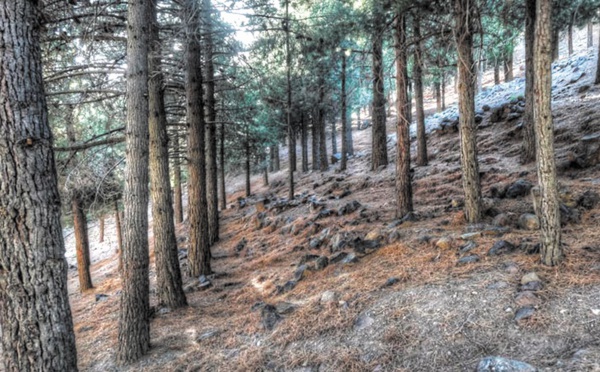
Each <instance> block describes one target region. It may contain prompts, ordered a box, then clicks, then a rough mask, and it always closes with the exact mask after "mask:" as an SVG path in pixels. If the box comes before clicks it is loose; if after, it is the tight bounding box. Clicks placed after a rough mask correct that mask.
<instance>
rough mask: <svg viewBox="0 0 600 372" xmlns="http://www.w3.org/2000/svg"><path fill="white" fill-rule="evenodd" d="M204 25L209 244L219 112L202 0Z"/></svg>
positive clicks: (215, 225) (214, 226)
mask: <svg viewBox="0 0 600 372" xmlns="http://www.w3.org/2000/svg"><path fill="white" fill-rule="evenodd" d="M202 13H203V18H204V21H203V25H204V28H205V29H204V39H203V40H204V61H205V66H206V68H205V74H206V79H205V86H206V100H205V102H206V104H205V106H204V107H205V109H206V112H205V115H206V124H207V126H206V199H207V203H208V237H209V244H211V245H212V244H213V243H215V242H217V241H218V240H219V193H218V191H217V181H218V180H217V133H216V132H217V124H216V120H217V111H216V100H215V67H214V63H213V48H214V45H213V41H212V32H213V26H212V17H213V16H212V4H211V1H210V0H202Z"/></svg>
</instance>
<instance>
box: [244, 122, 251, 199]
mask: <svg viewBox="0 0 600 372" xmlns="http://www.w3.org/2000/svg"><path fill="white" fill-rule="evenodd" d="M244 153H245V161H244V169H245V171H246V172H245V175H246V197H247V198H249V197H250V196H251V195H252V190H251V184H250V183H251V182H252V180H251V179H250V177H251V176H252V174H251V173H252V169H251V168H250V139H249V138H248V125H247V124H246V141H245V142H244Z"/></svg>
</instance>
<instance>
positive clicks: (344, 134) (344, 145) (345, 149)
mask: <svg viewBox="0 0 600 372" xmlns="http://www.w3.org/2000/svg"><path fill="white" fill-rule="evenodd" d="M340 80H341V81H342V92H341V94H340V96H341V98H342V129H341V132H342V133H341V134H342V158H341V160H340V170H342V171H345V170H346V163H347V162H348V134H347V129H346V127H347V126H348V123H347V121H348V119H347V118H346V116H347V115H346V111H347V110H348V108H347V107H346V54H345V51H342V76H341V78H340Z"/></svg>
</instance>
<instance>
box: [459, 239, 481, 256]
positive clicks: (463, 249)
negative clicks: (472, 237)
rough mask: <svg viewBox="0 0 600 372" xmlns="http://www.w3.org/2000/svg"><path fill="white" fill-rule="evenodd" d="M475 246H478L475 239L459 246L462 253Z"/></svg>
mask: <svg viewBox="0 0 600 372" xmlns="http://www.w3.org/2000/svg"><path fill="white" fill-rule="evenodd" d="M475 248H477V243H475V242H474V241H470V242H467V244H465V245H463V246H461V247H460V248H459V250H460V252H461V253H467V252H469V251H472V250H473V249H475Z"/></svg>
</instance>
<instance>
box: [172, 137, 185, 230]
mask: <svg viewBox="0 0 600 372" xmlns="http://www.w3.org/2000/svg"><path fill="white" fill-rule="evenodd" d="M173 149H174V151H175V156H174V157H173V188H174V189H175V193H174V194H175V195H174V197H175V202H174V205H175V211H174V213H175V222H176V223H182V222H183V192H182V189H181V160H180V151H181V147H180V146H179V133H177V132H176V133H175V135H174V136H173Z"/></svg>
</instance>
